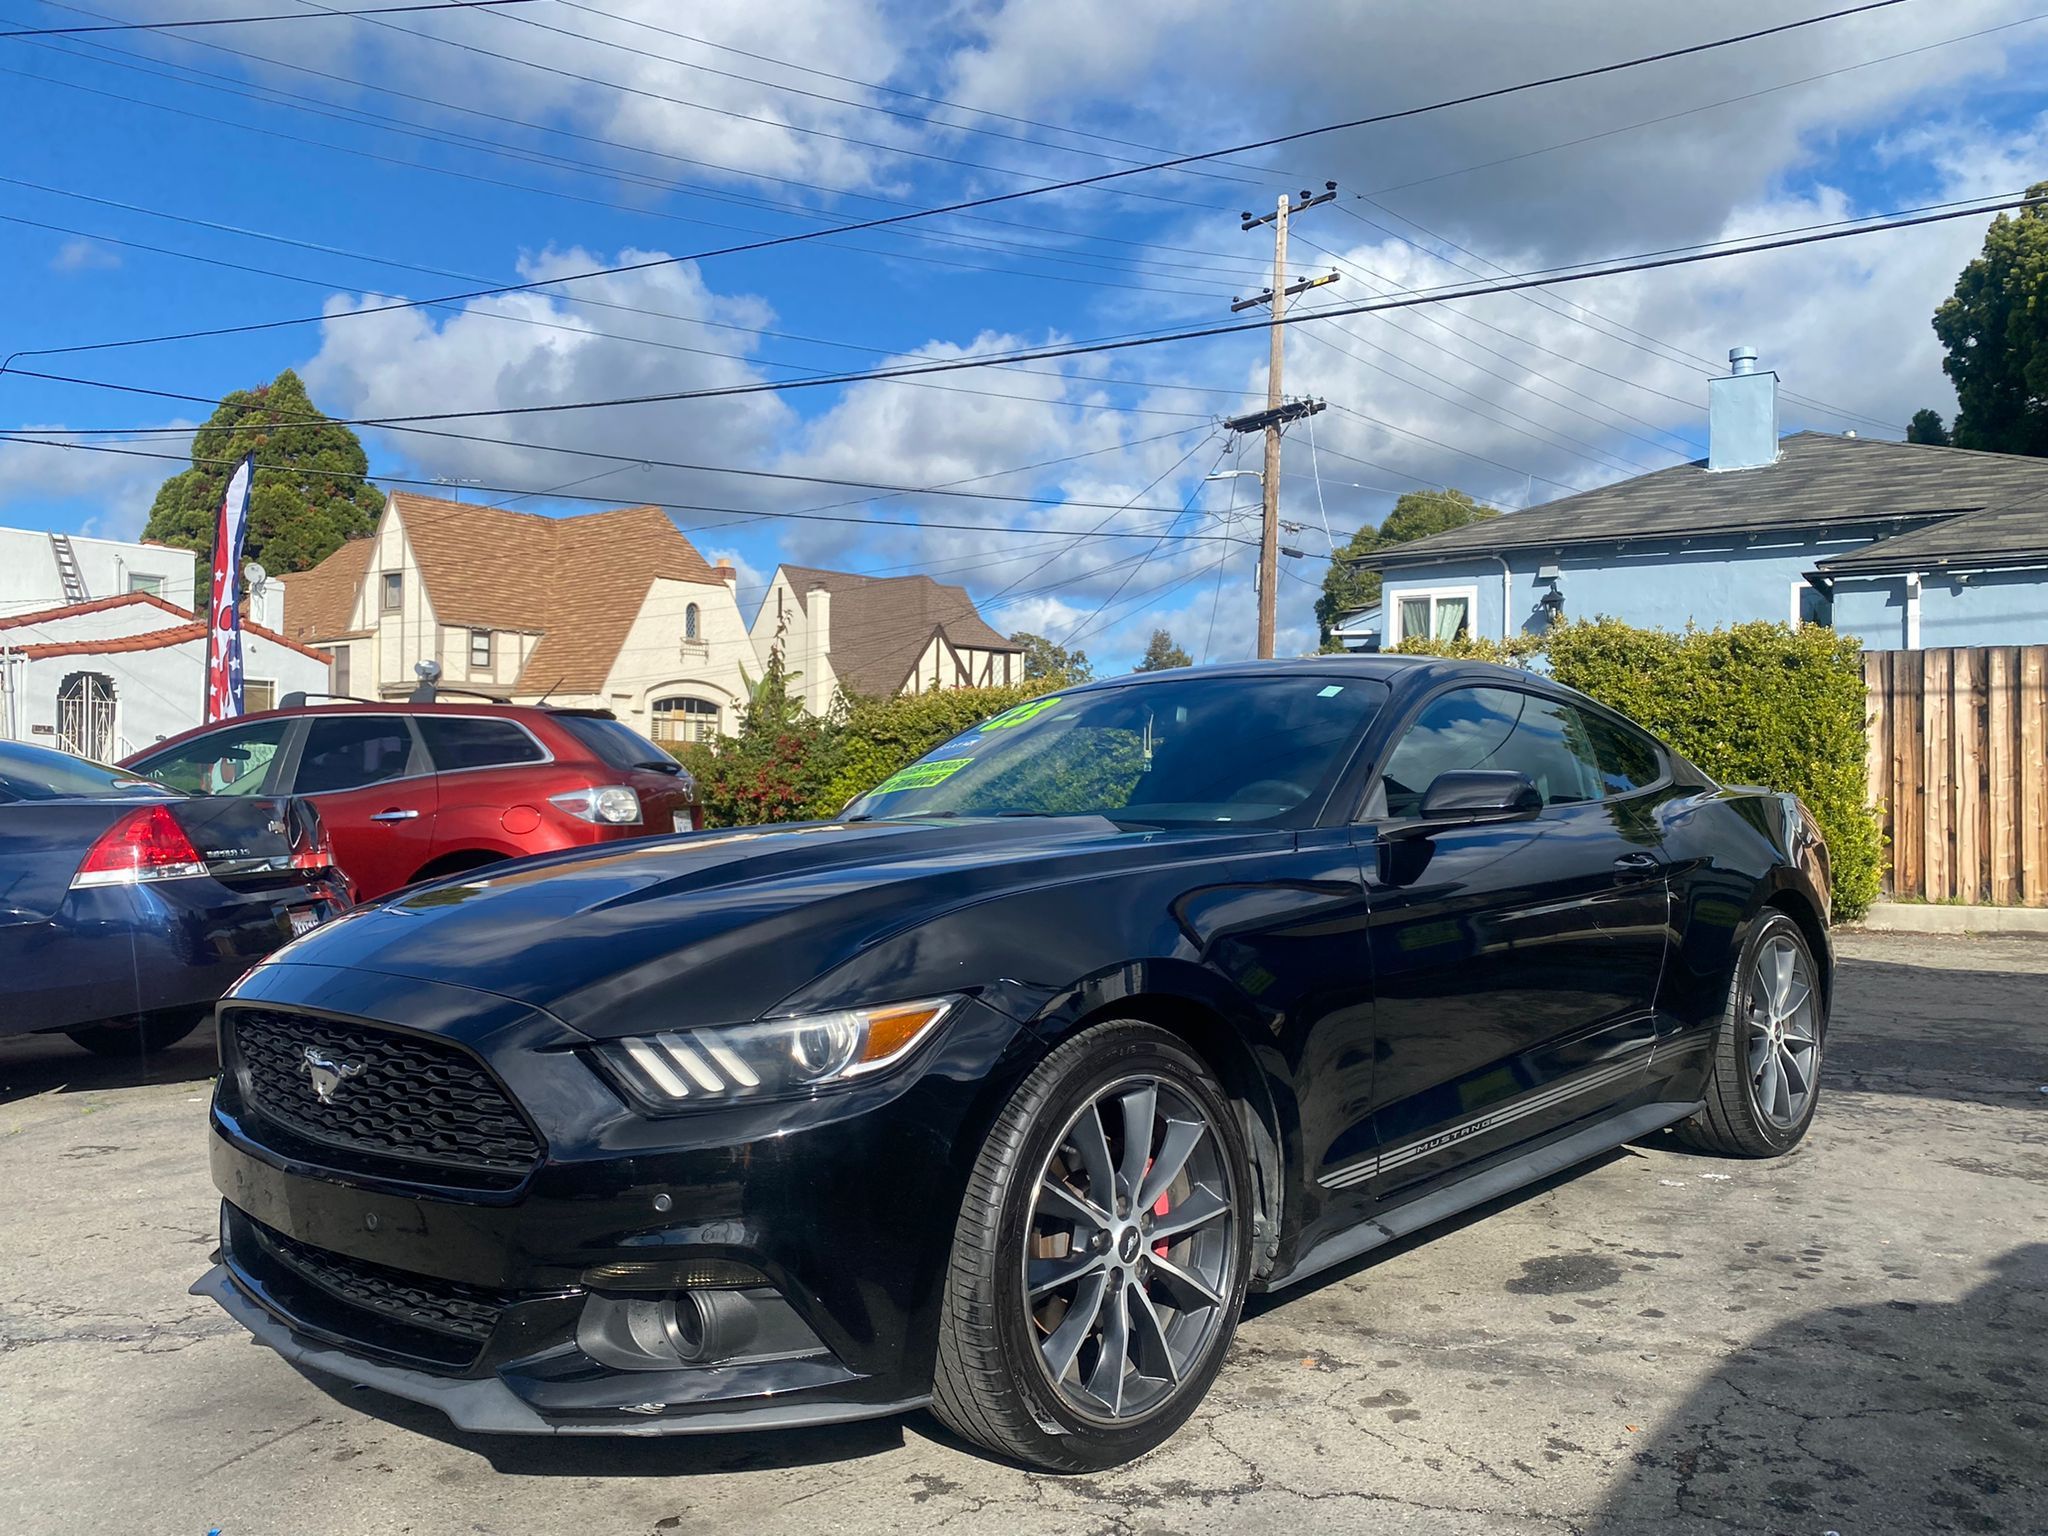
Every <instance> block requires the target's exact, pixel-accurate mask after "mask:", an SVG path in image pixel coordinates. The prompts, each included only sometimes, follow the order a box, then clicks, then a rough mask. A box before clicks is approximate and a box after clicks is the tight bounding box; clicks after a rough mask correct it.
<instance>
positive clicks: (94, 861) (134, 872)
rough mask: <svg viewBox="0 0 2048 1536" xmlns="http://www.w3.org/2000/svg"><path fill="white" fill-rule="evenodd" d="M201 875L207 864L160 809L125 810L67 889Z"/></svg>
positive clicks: (88, 853)
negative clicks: (125, 813)
mask: <svg viewBox="0 0 2048 1536" xmlns="http://www.w3.org/2000/svg"><path fill="white" fill-rule="evenodd" d="M205 873H206V861H205V860H204V859H202V858H200V856H199V850H198V849H197V848H194V847H193V846H192V839H191V838H189V837H187V836H186V835H185V829H184V828H183V827H181V826H179V825H178V821H177V818H176V817H174V816H173V815H172V814H171V811H170V807H169V806H165V805H145V806H143V807H141V808H140V809H138V810H133V811H130V812H129V813H128V814H127V815H126V816H123V817H122V818H121V819H120V820H119V821H117V822H115V823H114V824H113V825H112V826H111V827H109V828H107V830H106V831H104V832H102V833H101V834H100V837H99V841H97V842H95V843H94V844H93V845H92V847H91V848H89V849H87V850H86V855H85V862H84V863H83V864H81V865H79V866H78V873H77V874H75V875H73V876H72V877H71V888H72V889H73V890H78V889H80V888H81V887H87V886H96V885H134V884H136V883H138V882H140V881H144V880H177V879H182V878H184V877H185V876H187V875H203V874H205Z"/></svg>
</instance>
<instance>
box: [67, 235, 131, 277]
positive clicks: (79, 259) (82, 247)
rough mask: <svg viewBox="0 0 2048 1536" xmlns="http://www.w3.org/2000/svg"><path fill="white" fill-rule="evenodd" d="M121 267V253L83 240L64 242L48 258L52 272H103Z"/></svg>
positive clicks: (97, 243)
mask: <svg viewBox="0 0 2048 1536" xmlns="http://www.w3.org/2000/svg"><path fill="white" fill-rule="evenodd" d="M120 265H121V253H120V252H119V251H115V250H111V249H109V248H108V247H107V246H104V245H101V244H100V243H99V242H98V241H97V240H87V239H83V238H79V239H72V240H66V241H65V242H64V243H63V244H62V245H60V246H58V247H57V254H56V255H55V256H52V257H51V258H50V270H51V271H52V272H104V271H111V270H112V269H113V268H115V267H118V266H120Z"/></svg>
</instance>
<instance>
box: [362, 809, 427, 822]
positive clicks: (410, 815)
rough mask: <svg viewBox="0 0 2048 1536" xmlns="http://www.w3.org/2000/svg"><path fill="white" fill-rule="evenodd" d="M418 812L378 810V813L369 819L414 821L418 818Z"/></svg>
mask: <svg viewBox="0 0 2048 1536" xmlns="http://www.w3.org/2000/svg"><path fill="white" fill-rule="evenodd" d="M419 814H420V813H419V812H418V811H379V812H378V813H377V814H376V815H374V816H372V817H371V818H370V820H372V821H416V820H418V819H419Z"/></svg>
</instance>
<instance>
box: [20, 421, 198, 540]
mask: <svg viewBox="0 0 2048 1536" xmlns="http://www.w3.org/2000/svg"><path fill="white" fill-rule="evenodd" d="M165 425H166V426H167V427H171V428H176V429H178V431H179V433H180V435H178V436H174V437H167V438H160V439H152V440H150V441H148V442H144V443H136V444H132V445H127V446H132V447H134V448H137V449H140V450H146V451H147V452H149V453H151V454H161V455H164V457H162V458H140V457H129V456H127V455H125V454H118V453H106V452H95V451H93V445H94V444H95V443H97V442H98V440H97V439H93V438H73V437H69V436H68V434H67V431H66V429H65V428H64V427H61V426H33V425H32V426H23V427H16V428H11V429H10V430H11V431H15V432H20V433H23V434H27V435H29V436H32V437H35V438H38V439H43V440H44V441H41V442H20V441H16V440H12V439H9V440H4V441H0V508H24V509H35V510H38V511H40V512H41V514H42V519H41V520H42V521H45V522H49V523H53V524H55V525H57V526H69V527H70V528H72V529H73V530H74V531H75V532H78V533H84V534H92V535H95V536H97V537H100V538H107V539H135V538H140V537H141V536H142V525H143V524H144V523H145V522H147V521H148V520H149V508H150V504H151V503H152V502H153V501H154V500H155V499H156V490H157V487H158V486H159V485H161V484H162V483H163V482H164V481H165V480H167V479H169V478H170V477H171V476H172V475H174V474H177V473H178V472H179V471H180V470H181V469H183V468H185V467H186V465H185V463H184V462H182V461H183V460H185V459H186V457H187V455H189V454H190V452H191V438H190V437H189V436H186V435H183V434H184V433H186V432H189V431H190V429H191V426H192V423H190V422H184V421H177V422H167V423H165ZM51 444H66V445H65V446H51Z"/></svg>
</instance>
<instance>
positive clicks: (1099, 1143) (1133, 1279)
mask: <svg viewBox="0 0 2048 1536" xmlns="http://www.w3.org/2000/svg"><path fill="white" fill-rule="evenodd" d="M1148 1089H1149V1097H1148ZM1139 1116H1142V1117H1143V1118H1144V1120H1145V1122H1146V1124H1147V1138H1146V1140H1147V1148H1146V1151H1145V1152H1144V1153H1142V1154H1140V1155H1138V1156H1137V1157H1136V1158H1135V1159H1133V1160H1131V1161H1126V1153H1127V1150H1128V1147H1127V1142H1128V1138H1127V1137H1126V1135H1125V1133H1124V1128H1125V1124H1126V1121H1127V1117H1128V1118H1129V1119H1132V1120H1135V1119H1136V1118H1137V1117H1139ZM1091 1117H1092V1122H1093V1125H1094V1126H1095V1127H1096V1128H1097V1129H1098V1130H1099V1132H1100V1134H1099V1135H1096V1136H1091V1135H1090V1134H1089V1132H1088V1129H1087V1127H1088V1125H1089V1123H1090V1119H1091ZM1197 1127H1199V1128H1198V1129H1197ZM1090 1146H1092V1158H1091V1156H1090V1155H1089V1154H1088V1153H1087V1152H1084V1148H1086V1147H1090ZM1176 1159H1178V1162H1177V1163H1176V1162H1175V1160H1176ZM1169 1165H1172V1166H1173V1168H1174V1177H1173V1178H1172V1179H1171V1180H1170V1181H1165V1174H1164V1170H1165V1169H1166V1168H1167V1167H1168V1166H1169ZM1133 1168H1135V1169H1136V1170H1137V1188H1136V1190H1135V1191H1133V1190H1131V1188H1130V1182H1129V1179H1128V1178H1127V1177H1126V1175H1127V1173H1128V1172H1129V1171H1130V1170H1131V1169H1133ZM1091 1170H1093V1173H1092V1174H1091ZM1155 1173H1157V1174H1159V1175H1160V1179H1161V1180H1162V1181H1164V1182H1162V1183H1159V1184H1155V1183H1154V1181H1153V1175H1154V1174H1155ZM1105 1175H1106V1176H1107V1177H1106V1178H1105V1177H1104V1176H1105ZM1055 1186H1057V1188H1056V1190H1055V1192H1054V1193H1052V1194H1047V1193H1045V1191H1046V1190H1048V1189H1054V1187H1055ZM1105 1189H1114V1190H1117V1191H1120V1192H1124V1195H1125V1196H1127V1198H1124V1209H1123V1211H1122V1212H1121V1213H1119V1212H1118V1211H1117V1210H1115V1209H1114V1208H1113V1207H1111V1206H1110V1205H1107V1204H1104V1203H1098V1202H1097V1200H1096V1198H1095V1197H1096V1196H1097V1195H1098V1194H1099V1193H1100V1192H1102V1191H1103V1190H1105ZM1250 1191H1251V1174H1250V1167H1249V1160H1248V1158H1247V1157H1246V1154H1245V1147H1244V1138H1243V1133H1242V1131H1241V1130H1240V1128H1239V1125H1238V1120H1237V1116H1236V1114H1235V1112H1234V1111H1233V1109H1232V1106H1231V1103H1230V1100H1229V1099H1228V1098H1227V1097H1226V1096H1225V1094H1224V1092H1223V1090H1222V1088H1221V1087H1220V1086H1219V1085H1218V1083H1217V1081H1216V1078H1215V1076H1214V1074H1212V1073H1211V1072H1210V1070H1209V1068H1208V1067H1207V1065H1205V1064H1204V1063H1203V1062H1202V1060H1201V1059H1200V1058H1199V1057H1197V1056H1196V1055H1195V1054H1194V1053H1193V1052H1192V1051H1190V1050H1189V1049H1188V1047H1187V1046H1186V1045H1185V1044H1183V1043H1182V1042H1181V1041H1180V1040H1179V1039H1178V1038H1176V1037H1175V1036H1173V1035H1171V1034H1168V1033H1167V1032H1166V1031H1165V1030H1162V1029H1158V1028H1155V1027H1154V1026H1152V1025H1149V1024H1143V1023H1138V1022H1136V1021H1133V1020H1119V1021H1114V1022H1110V1023H1104V1024H1099V1025H1095V1026H1092V1027H1091V1028H1089V1029H1087V1030H1085V1031H1084V1032H1082V1033H1081V1034H1079V1035H1076V1036H1075V1037H1074V1038H1073V1039H1071V1040H1068V1041H1066V1042H1065V1043H1064V1044H1062V1045H1060V1046H1059V1047H1058V1048H1057V1049H1055V1050H1054V1051H1052V1052H1051V1053H1050V1054H1049V1055H1048V1056H1047V1057H1046V1058H1045V1060H1044V1061H1042V1062H1040V1063H1039V1065H1038V1066H1037V1068H1036V1069H1035V1070H1034V1071H1033V1072H1032V1073H1031V1074H1030V1076H1028V1077H1027V1078H1025V1080H1024V1082H1023V1083H1022V1084H1021V1085H1020V1086H1019V1087H1018V1089H1017V1091H1016V1093H1015V1094H1014V1095H1013V1096H1012V1098H1011V1099H1010V1102H1009V1103H1008V1104H1007V1105H1006V1106H1005V1107H1004V1108H1003V1110H1002V1112H1001V1114H1000V1115H998V1116H997V1118H996V1122H995V1125H994V1126H993V1128H992V1129H991V1130H990V1132H989V1135H988V1139H987V1140H986V1142H984V1143H983V1145H982V1148H981V1152H980V1155H979V1156H978V1157H977V1158H976V1160H975V1164H974V1170H973V1173H972V1175H971V1176H970V1177H969V1180H968V1184H967V1193H966V1198H965V1199H964V1201H963V1202H962V1205H961V1211H960V1218H959V1222H958V1224H957V1226H956V1227H955V1229H954V1236H953V1250H952V1259H951V1264H950V1267H949V1270H948V1273H947V1277H946V1290H945V1296H944V1299H943V1302H942V1305H941V1309H940V1318H939V1348H938V1360H937V1365H936V1369H935V1372H934V1382H933V1392H932V1409H933V1411H934V1412H935V1413H936V1414H937V1415H938V1417H939V1418H940V1419H941V1420H942V1421H943V1422H944V1423H945V1424H946V1425H947V1426H948V1427H950V1428H951V1429H953V1430H954V1431H956V1432H957V1433H959V1434H961V1435H963V1436H965V1437H966V1438H967V1439H969V1440H972V1441H974V1442H975V1443H976V1444H978V1445H980V1446H983V1447H985V1448H986V1449H988V1450H990V1451H993V1452H995V1453H996V1454H997V1455H1000V1456H1004V1457H1008V1458H1010V1459H1012V1460H1014V1461H1019V1462H1023V1463H1026V1464H1029V1465H1031V1466H1035V1467H1040V1468H1044V1469H1046V1470H1048V1471H1056V1472H1087V1471H1094V1470H1097V1469H1100V1468H1103V1467H1110V1466H1115V1465H1117V1464H1118V1463H1120V1462H1125V1461H1129V1460H1130V1459H1131V1458H1132V1457H1135V1456H1141V1455H1143V1454H1144V1453H1145V1452H1147V1451H1149V1450H1151V1449H1153V1448H1154V1447H1155V1446H1157V1445H1160V1444H1162V1443H1163V1442H1164V1441H1165V1440H1166V1439H1167V1438H1168V1437H1169V1436H1171V1435H1172V1434H1173V1433H1174V1431H1175V1430H1177V1429H1179V1428H1180V1426H1181V1425H1182V1424H1183V1423H1185V1422H1186V1421H1187V1419H1188V1416H1189V1415H1190V1414H1192V1413H1193V1412H1194V1410H1195V1407H1196V1405H1197V1404H1199V1403H1200V1402H1201V1400H1202V1397H1203V1395H1204V1394H1205V1393H1206V1392H1207V1391H1208V1389H1209V1384H1210V1383H1211V1382H1212V1381H1213V1380H1214V1379H1215V1377H1216V1373H1217V1372H1218V1371H1219V1370H1220V1369H1221V1368H1222V1365H1223V1357H1224V1353H1225V1351H1226V1350H1227V1349H1228V1348H1229V1345H1230V1339H1231V1335H1232V1334H1233V1333H1234V1332H1235V1331H1236V1328H1237V1319H1238V1313H1239V1311H1240V1310H1241V1309H1242V1307H1243V1305H1244V1294H1245V1285H1246V1282H1247V1279H1248V1276H1249V1274H1250V1268H1251V1209H1250V1198H1251V1197H1250ZM1155 1192H1156V1198H1155V1199H1150V1200H1149V1201H1148V1200H1147V1199H1146V1198H1145V1197H1148V1196H1152V1195H1154V1194H1155ZM1104 1200H1105V1201H1106V1200H1107V1197H1106V1196H1104ZM1091 1209H1092V1211H1093V1212H1094V1213H1095V1214H1093V1215H1090V1214H1087V1213H1088V1212H1089V1211H1090V1210H1091ZM1098 1217H1106V1218H1108V1219H1107V1220H1101V1219H1098ZM1027 1265H1028V1266H1029V1267H1030V1278H1029V1280H1027ZM1089 1271H1092V1272H1089ZM1062 1276H1066V1277H1069V1278H1064V1279H1062V1278H1060V1277H1062ZM1077 1314H1079V1315H1085V1316H1086V1317H1087V1318H1089V1319H1091V1321H1090V1323H1089V1326H1088V1327H1085V1328H1081V1329H1078V1330H1076V1329H1075V1328H1074V1327H1073V1318H1074V1316H1075V1315H1077ZM1062 1323H1064V1324H1066V1325H1067V1326H1065V1327H1062V1326H1061V1324H1062ZM1113 1339H1120V1340H1121V1342H1122V1345H1123V1349H1122V1352H1121V1353H1119V1352H1118V1351H1117V1349H1116V1347H1115V1345H1114V1344H1113V1343H1112V1340H1113ZM1048 1350H1050V1351H1052V1352H1054V1354H1055V1355H1056V1356H1064V1357H1065V1359H1066V1363H1065V1364H1064V1365H1062V1366H1061V1367H1060V1368H1059V1370H1058V1373H1057V1376H1056V1375H1055V1368H1054V1364H1053V1362H1052V1361H1051V1360H1049V1359H1048V1355H1047V1351H1048ZM1112 1365H1113V1366H1114V1368H1113V1369H1112V1368H1111V1367H1112ZM1091 1388H1092V1389H1094V1390H1092V1391H1091Z"/></svg>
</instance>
